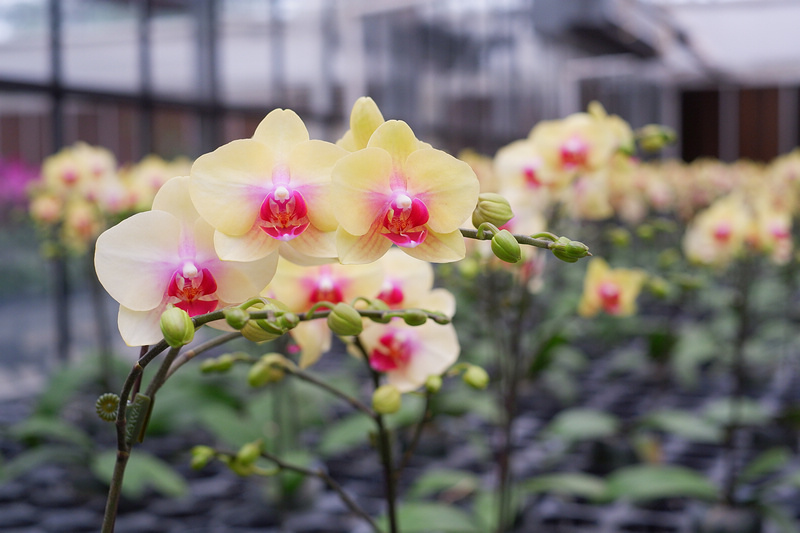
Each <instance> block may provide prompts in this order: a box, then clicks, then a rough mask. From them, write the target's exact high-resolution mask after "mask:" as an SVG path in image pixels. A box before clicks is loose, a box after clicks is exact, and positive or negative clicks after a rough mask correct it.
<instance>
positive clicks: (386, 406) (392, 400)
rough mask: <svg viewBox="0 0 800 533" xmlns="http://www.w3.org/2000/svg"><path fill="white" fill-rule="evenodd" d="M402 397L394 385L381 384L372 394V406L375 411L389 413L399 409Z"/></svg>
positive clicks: (383, 413)
mask: <svg viewBox="0 0 800 533" xmlns="http://www.w3.org/2000/svg"><path fill="white" fill-rule="evenodd" d="M402 404H403V397H402V395H401V394H400V390H398V388H397V387H395V386H394V385H381V386H380V387H378V388H377V389H375V392H374V393H373V394H372V408H373V409H375V412H376V413H379V414H382V415H390V414H392V413H396V412H397V411H399V410H400V406H401V405H402Z"/></svg>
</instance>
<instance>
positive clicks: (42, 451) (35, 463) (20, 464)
mask: <svg viewBox="0 0 800 533" xmlns="http://www.w3.org/2000/svg"><path fill="white" fill-rule="evenodd" d="M88 460H89V458H88V456H87V455H86V452H85V450H81V449H78V448H76V447H74V446H64V445H60V444H58V445H56V444H52V445H51V444H46V445H43V446H37V447H36V448H32V449H30V450H26V451H24V452H22V453H20V454H19V455H17V456H16V457H14V458H13V459H11V460H10V461H8V462H6V463H5V464H4V465H3V470H2V476H0V479H14V478H16V477H18V476H21V475H23V474H25V473H27V472H30V471H31V470H34V469H35V468H38V467H39V466H41V465H43V464H48V463H57V464H77V465H85V464H86V463H87V462H88Z"/></svg>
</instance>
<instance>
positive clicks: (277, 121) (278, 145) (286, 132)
mask: <svg viewBox="0 0 800 533" xmlns="http://www.w3.org/2000/svg"><path fill="white" fill-rule="evenodd" d="M253 140H256V141H259V142H261V143H263V144H265V145H267V146H269V147H270V148H272V150H274V151H275V153H276V154H281V155H286V154H288V153H289V150H290V149H291V148H292V147H293V146H294V145H296V144H299V143H301V142H303V141H307V140H308V130H307V129H306V126H305V124H303V120H302V119H301V118H300V117H299V116H297V113H295V112H294V111H292V110H291V109H275V110H273V111H270V113H269V114H268V115H267V116H266V117H264V120H262V121H261V123H260V124H259V125H258V127H257V128H256V131H255V133H254V134H253Z"/></svg>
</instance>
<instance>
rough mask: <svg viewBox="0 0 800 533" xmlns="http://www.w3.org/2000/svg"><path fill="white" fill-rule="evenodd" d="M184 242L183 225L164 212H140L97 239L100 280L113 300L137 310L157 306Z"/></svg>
mask: <svg viewBox="0 0 800 533" xmlns="http://www.w3.org/2000/svg"><path fill="white" fill-rule="evenodd" d="M180 242H181V223H180V221H179V220H178V219H177V218H175V217H174V216H173V215H171V214H169V213H166V212H164V211H147V212H145V213H138V214H136V215H133V216H132V217H130V218H128V219H126V220H123V221H122V222H120V223H119V224H117V225H116V226H114V227H112V228H110V229H108V230H106V231H105V232H104V233H103V234H101V235H100V237H98V238H97V248H96V252H95V258H94V264H95V269H96V271H97V278H98V279H99V280H100V283H101V284H102V285H103V287H104V288H105V289H106V291H108V293H109V294H110V295H111V297H112V298H114V299H115V300H116V301H118V302H119V303H121V304H122V305H124V306H125V307H128V308H130V309H131V310H134V311H147V310H149V309H153V308H155V307H156V306H158V305H159V304H160V303H161V301H162V299H163V297H164V290H165V289H166V287H167V285H168V284H169V280H170V278H171V277H172V273H173V271H174V269H175V264H176V263H177V262H178V261H179V260H180V258H179V257H178V255H177V252H178V249H179V246H180Z"/></svg>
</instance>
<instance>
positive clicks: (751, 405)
mask: <svg viewBox="0 0 800 533" xmlns="http://www.w3.org/2000/svg"><path fill="white" fill-rule="evenodd" d="M704 416H705V417H706V418H708V419H709V420H711V421H712V422H716V423H717V424H720V425H722V426H728V425H733V424H736V425H739V426H763V425H764V424H766V423H768V422H769V421H770V417H769V415H768V414H767V413H766V412H765V411H764V409H763V408H762V407H761V405H760V404H758V403H757V402H755V401H753V400H751V399H749V398H740V399H739V400H738V401H737V400H734V399H733V398H721V399H719V400H715V401H713V402H711V403H709V404H708V405H707V406H706V408H705V410H704Z"/></svg>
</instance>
